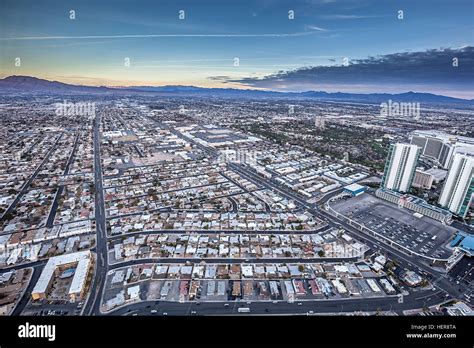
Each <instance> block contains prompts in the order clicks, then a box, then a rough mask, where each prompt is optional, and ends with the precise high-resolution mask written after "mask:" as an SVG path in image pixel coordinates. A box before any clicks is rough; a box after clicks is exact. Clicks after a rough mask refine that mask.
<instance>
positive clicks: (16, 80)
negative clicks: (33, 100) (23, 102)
mask: <svg viewBox="0 0 474 348" xmlns="http://www.w3.org/2000/svg"><path fill="white" fill-rule="evenodd" d="M108 90H109V88H107V87H92V86H80V85H70V84H67V83H62V82H58V81H48V80H43V79H38V78H36V77H32V76H16V75H13V76H8V77H6V78H4V79H3V80H1V79H0V91H2V92H8V91H11V92H20V93H21V92H24V93H42V92H44V93H62V92H63V93H103V92H107V91H108Z"/></svg>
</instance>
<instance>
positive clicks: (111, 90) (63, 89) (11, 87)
mask: <svg viewBox="0 0 474 348" xmlns="http://www.w3.org/2000/svg"><path fill="white" fill-rule="evenodd" d="M0 93H2V94H15V95H18V94H52V95H72V94H104V95H115V94H116V95H131V94H153V95H155V94H156V95H167V96H194V97H220V98H233V97H238V98H249V99H257V98H262V97H265V98H278V99H311V100H322V101H324V100H326V101H340V102H358V103H383V102H388V100H392V101H393V102H418V103H425V104H456V105H458V106H460V105H463V106H474V99H470V100H468V99H460V98H453V97H447V96H443V95H437V94H431V93H418V92H406V93H399V94H389V93H368V94H360V93H342V92H335V93H329V92H323V91H307V92H276V91H262V90H255V89H235V88H203V87H194V86H128V87H105V86H100V87H96V86H83V85H74V84H67V83H63V82H58V81H49V80H44V79H39V78H36V77H32V76H17V75H12V76H8V77H6V78H4V79H0Z"/></svg>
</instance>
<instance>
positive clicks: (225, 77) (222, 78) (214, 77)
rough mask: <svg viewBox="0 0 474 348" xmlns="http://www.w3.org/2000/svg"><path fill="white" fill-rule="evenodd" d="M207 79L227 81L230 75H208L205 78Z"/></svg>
mask: <svg viewBox="0 0 474 348" xmlns="http://www.w3.org/2000/svg"><path fill="white" fill-rule="evenodd" d="M207 79H208V80H211V81H224V82H226V81H228V80H230V76H227V75H219V76H209V77H208V78H207Z"/></svg>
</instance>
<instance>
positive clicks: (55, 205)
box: [46, 134, 79, 227]
mask: <svg viewBox="0 0 474 348" xmlns="http://www.w3.org/2000/svg"><path fill="white" fill-rule="evenodd" d="M78 141H79V134H77V135H76V139H75V141H74V146H73V148H72V151H71V154H70V155H69V158H68V160H67V163H66V168H64V172H63V175H67V174H68V173H69V168H70V167H71V164H72V161H73V160H74V154H75V153H76V150H77V144H78ZM63 191H64V185H60V186H59V188H58V191H57V192H56V195H55V196H54V201H53V204H52V205H51V209H50V211H49V215H48V220H46V227H52V226H53V222H54V217H55V216H56V211H57V210H58V205H59V199H60V198H61V195H62V194H63Z"/></svg>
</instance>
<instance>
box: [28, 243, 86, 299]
mask: <svg viewBox="0 0 474 348" xmlns="http://www.w3.org/2000/svg"><path fill="white" fill-rule="evenodd" d="M91 266H92V254H91V252H90V251H89V250H87V251H81V252H77V253H73V254H66V255H61V256H56V257H52V258H50V259H49V260H48V263H47V264H46V266H45V267H44V269H43V272H42V273H41V275H40V277H39V279H38V281H37V282H36V285H35V287H34V289H33V291H32V292H31V297H32V298H33V300H39V299H45V298H46V296H47V293H48V291H49V290H50V289H51V285H52V284H53V282H54V278H55V277H57V276H59V275H60V274H61V273H62V272H63V271H64V270H66V269H69V268H75V272H74V277H73V278H72V283H71V286H70V288H69V291H68V296H69V298H70V299H71V301H77V300H80V299H82V298H83V297H84V293H85V289H86V281H87V276H88V275H89V272H90V270H91Z"/></svg>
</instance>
